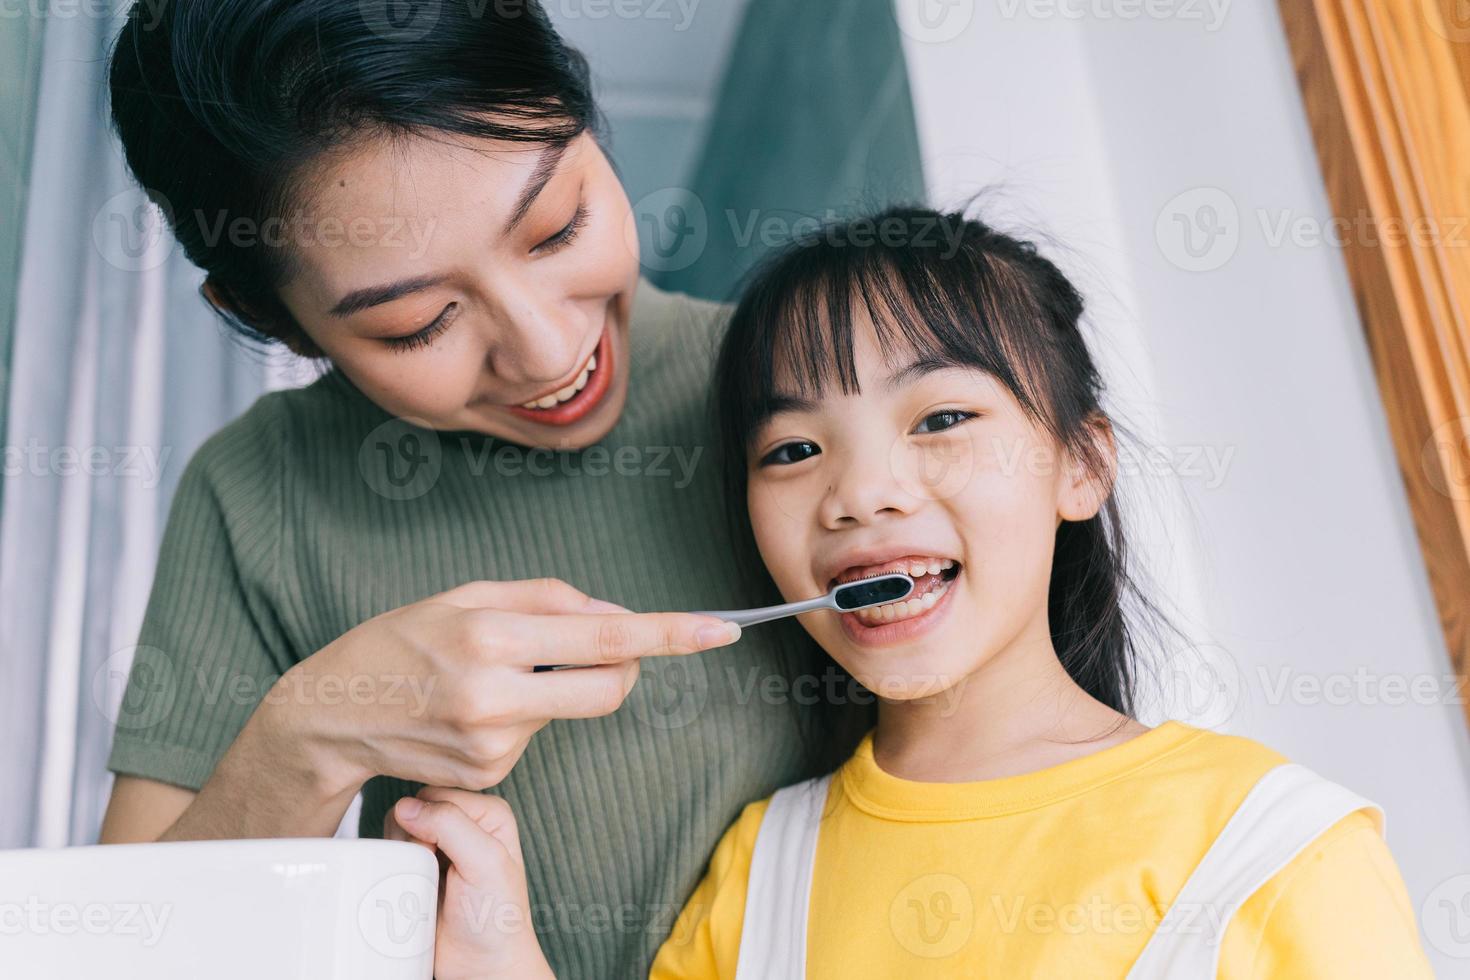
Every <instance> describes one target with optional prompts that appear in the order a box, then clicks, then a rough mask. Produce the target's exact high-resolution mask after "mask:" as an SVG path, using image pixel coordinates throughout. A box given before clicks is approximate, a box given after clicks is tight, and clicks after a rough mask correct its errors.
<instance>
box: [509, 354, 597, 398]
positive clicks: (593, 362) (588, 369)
mask: <svg viewBox="0 0 1470 980" xmlns="http://www.w3.org/2000/svg"><path fill="white" fill-rule="evenodd" d="M595 370H597V355H596V354H593V355H592V356H591V357H589V358H587V363H586V364H584V365H582V372H581V373H580V374H578V375H577V378H576V380H575V381H573V382H572V383H571V384H569V385H567V386H566V387H565V388H558V389H557V390H556V391H554V392H552V393H551V394H549V395H547V396H545V397H544V398H538V399H536V400H535V401H530V402H524V403H522V405H521V407H522V408H555V407H556V406H557V405H560V404H561V403H562V402H564V401H567V400H569V399H570V398H571V397H572V396H573V395H575V394H576V393H577V392H579V391H581V390H582V389H583V388H585V387H587V377H588V375H590V374H591V373H592V372H593V371H595Z"/></svg>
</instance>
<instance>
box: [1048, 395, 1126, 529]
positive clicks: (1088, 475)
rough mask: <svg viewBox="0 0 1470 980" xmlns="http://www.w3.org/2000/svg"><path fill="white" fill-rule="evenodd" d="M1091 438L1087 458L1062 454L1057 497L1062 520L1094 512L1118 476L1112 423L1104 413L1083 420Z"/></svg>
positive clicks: (1080, 518) (1088, 516) (1082, 518)
mask: <svg viewBox="0 0 1470 980" xmlns="http://www.w3.org/2000/svg"><path fill="white" fill-rule="evenodd" d="M1084 427H1085V428H1086V430H1087V437H1088V439H1089V441H1090V442H1091V447H1092V452H1091V453H1090V455H1091V456H1092V460H1091V465H1089V461H1088V460H1085V459H1080V458H1078V455H1077V454H1075V453H1067V454H1066V471H1065V472H1064V473H1063V474H1062V487H1061V495H1060V497H1059V498H1058V500H1057V516H1058V517H1059V518H1061V519H1062V520H1064V521H1086V520H1090V519H1091V518H1093V517H1096V516H1097V512H1098V511H1100V510H1102V507H1103V504H1105V503H1107V501H1108V497H1109V496H1110V495H1111V494H1112V492H1113V483H1114V481H1115V480H1116V479H1117V476H1118V447H1117V443H1116V441H1115V440H1114V438H1113V424H1112V423H1111V422H1110V421H1108V418H1107V416H1105V415H1102V414H1095V415H1093V416H1091V417H1090V418H1088V420H1087V421H1086V422H1085V423H1084Z"/></svg>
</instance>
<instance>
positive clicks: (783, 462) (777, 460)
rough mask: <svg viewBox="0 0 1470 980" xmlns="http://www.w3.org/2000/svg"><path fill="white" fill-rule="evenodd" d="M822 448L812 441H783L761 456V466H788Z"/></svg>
mask: <svg viewBox="0 0 1470 980" xmlns="http://www.w3.org/2000/svg"><path fill="white" fill-rule="evenodd" d="M821 451H822V450H821V449H820V448H818V446H817V444H816V443H814V442H784V443H782V444H781V445H779V446H777V447H776V448H775V449H772V450H771V451H770V452H768V453H766V454H765V455H764V456H762V457H761V461H760V465H761V466H790V465H791V464H792V463H800V462H801V461H802V460H804V459H810V458H811V457H813V456H815V455H817V454H818V453H820V452H821Z"/></svg>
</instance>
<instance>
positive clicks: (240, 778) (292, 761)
mask: <svg viewBox="0 0 1470 980" xmlns="http://www.w3.org/2000/svg"><path fill="white" fill-rule="evenodd" d="M362 782H363V779H362V778H359V776H358V775H357V774H352V773H347V772H344V767H343V766H341V765H340V763H339V762H337V760H335V759H332V758H330V757H329V756H328V753H326V752H325V751H324V750H322V749H321V748H320V747H319V746H318V742H317V740H316V739H314V737H313V736H312V735H311V734H310V733H309V732H308V731H307V730H306V728H305V726H303V725H300V724H297V723H296V719H295V716H294V715H293V706H292V705H291V704H290V702H289V700H285V701H279V700H277V699H272V698H267V699H265V701H264V702H262V703H261V705H260V707H259V708H257V709H256V711H255V713H254V714H253V715H251V717H250V720H249V721H248V722H246V724H245V727H244V728H243V729H241V731H240V734H239V736H238V737H237V738H236V739H235V741H234V743H233V744H231V746H230V748H229V749H228V750H227V751H226V752H225V754H224V756H223V757H222V758H221V759H220V761H219V764H218V765H217V766H216V767H215V770H214V773H213V775H211V776H210V778H209V781H208V782H207V783H205V784H204V786H203V787H202V788H201V789H200V790H199V793H198V794H197V795H196V796H195V797H194V799H193V801H192V802H191V803H190V804H189V806H188V808H187V809H185V810H184V812H183V813H182V814H180V815H179V817H178V819H177V820H175V821H174V822H173V824H172V825H170V826H169V828H168V829H167V830H165V831H164V832H163V835H162V836H161V837H160V838H159V839H160V840H212V839H220V838H257V837H330V836H332V834H333V833H335V832H336V830H337V827H338V825H339V824H340V823H341V821H342V816H343V814H345V813H346V812H347V808H348V807H349V806H350V805H351V804H352V799H353V797H354V796H355V795H356V794H357V791H358V790H359V789H360V788H361V786H362Z"/></svg>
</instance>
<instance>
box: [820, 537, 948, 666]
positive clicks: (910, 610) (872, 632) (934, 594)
mask: <svg viewBox="0 0 1470 980" xmlns="http://www.w3.org/2000/svg"><path fill="white" fill-rule="evenodd" d="M962 571H963V567H962V566H961V565H960V563H959V562H957V561H955V560H954V559H952V558H924V557H920V556H914V557H910V558H903V559H899V560H898V561H892V562H887V563H885V564H884V565H883V566H882V567H881V568H872V569H863V570H862V571H861V573H859V574H844V575H842V576H839V578H838V581H843V582H847V581H856V580H858V579H862V578H871V577H873V576H875V575H886V574H889V573H891V572H905V573H907V574H908V576H909V577H910V578H912V579H913V580H914V591H913V592H912V593H911V594H910V595H909V597H908V598H907V599H904V600H902V601H900V602H890V603H888V604H887V605H883V606H871V607H869V608H867V609H859V610H858V611H856V612H850V613H843V614H842V616H841V621H842V628H843V630H844V631H845V632H846V633H847V635H848V637H849V638H850V639H852V640H854V641H856V642H858V643H862V644H864V645H874V646H876V645H881V644H885V643H892V642H896V641H898V640H902V639H907V638H909V637H911V636H913V635H915V634H917V633H919V632H921V631H923V630H925V629H927V628H928V626H929V625H930V622H931V621H936V620H937V619H938V616H937V615H936V613H937V612H938V611H941V610H943V609H944V608H946V606H947V605H948V603H947V602H946V600H947V599H948V598H949V594H950V592H951V591H952V586H953V584H954V581H955V580H956V579H957V578H959V576H960V573H961V572H962Z"/></svg>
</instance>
